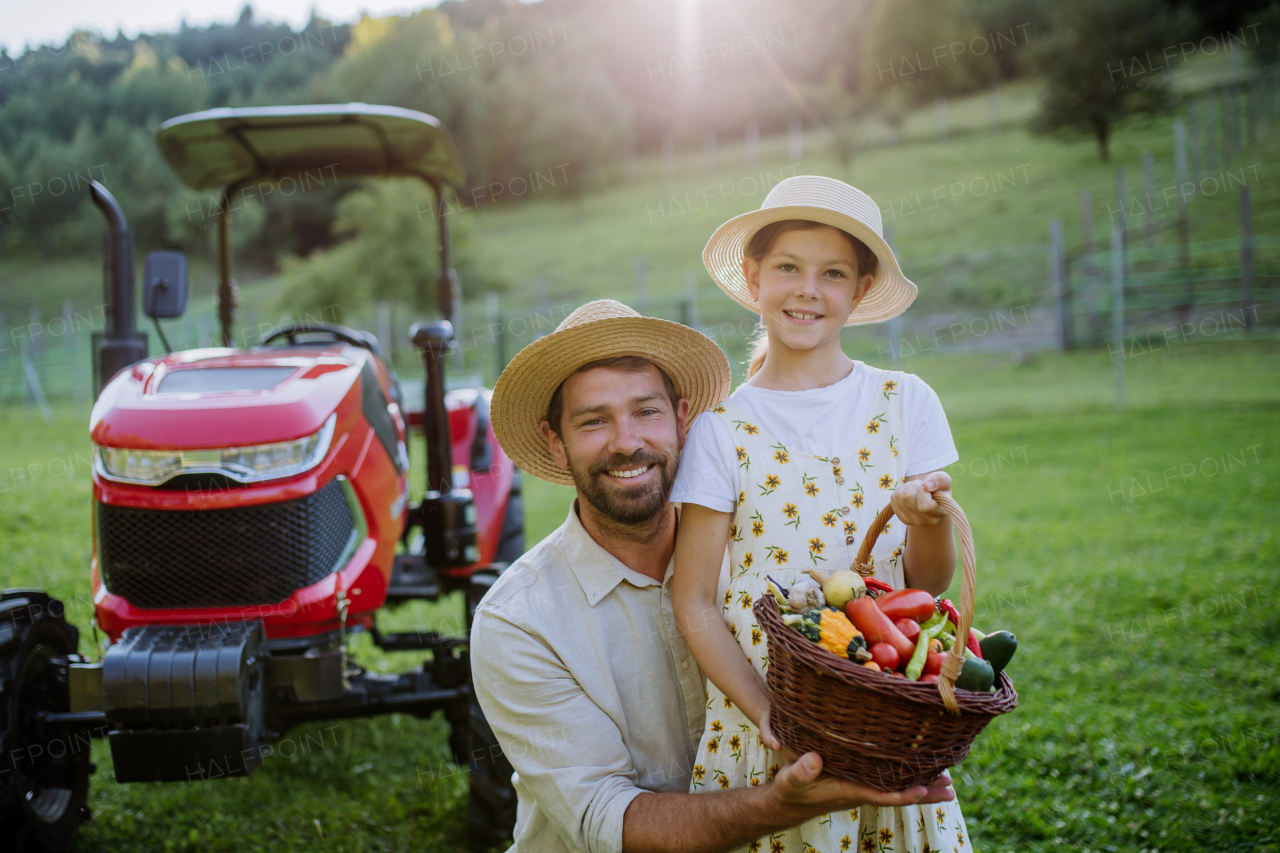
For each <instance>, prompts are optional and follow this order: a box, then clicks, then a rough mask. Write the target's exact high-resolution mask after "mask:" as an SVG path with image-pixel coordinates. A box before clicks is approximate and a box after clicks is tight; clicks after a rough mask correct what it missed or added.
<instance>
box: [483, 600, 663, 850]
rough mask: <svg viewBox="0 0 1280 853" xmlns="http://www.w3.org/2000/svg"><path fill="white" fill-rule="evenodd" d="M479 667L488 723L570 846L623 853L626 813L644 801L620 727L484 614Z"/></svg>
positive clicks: (529, 638) (548, 659) (565, 674)
mask: <svg viewBox="0 0 1280 853" xmlns="http://www.w3.org/2000/svg"><path fill="white" fill-rule="evenodd" d="M471 662H472V670H473V673H474V679H475V689H476V698H477V699H478V700H479V702H480V707H481V708H482V709H483V710H484V715H485V719H486V720H487V721H488V723H489V725H490V727H491V728H492V729H493V733H494V735H496V736H497V738H498V743H499V744H500V745H501V746H502V751H503V753H504V754H505V755H506V757H507V758H508V759H509V760H510V761H511V766H512V767H514V768H515V771H516V773H517V774H518V775H519V777H520V781H521V783H522V784H523V785H524V786H525V787H526V788H527V789H528V790H529V793H530V794H531V795H532V796H533V798H534V800H536V801H537V803H538V807H539V808H540V809H541V810H542V812H543V813H544V814H545V815H546V817H547V819H548V820H549V821H550V822H551V825H552V826H554V827H555V829H556V832H557V833H559V835H560V837H561V838H563V839H564V842H565V844H567V845H568V846H569V847H570V848H571V849H573V850H582V851H587V853H597V851H601V852H602V853H603V851H607V853H619V852H620V851H621V850H622V827H623V817H624V816H625V814H626V811H627V807H628V806H629V805H631V801H632V800H633V799H635V798H636V797H637V796H639V795H640V794H642V793H645V792H644V789H642V788H640V787H638V786H637V785H636V779H637V774H636V770H635V767H634V766H633V764H632V761H631V754H630V752H628V750H627V747H626V744H625V743H624V742H623V739H622V733H621V732H620V731H619V730H618V725H617V723H615V722H614V721H613V719H612V718H610V717H609V715H608V714H606V713H605V712H604V710H602V709H601V708H600V706H599V705H597V704H596V703H595V702H593V701H592V700H591V697H589V696H588V695H587V694H586V691H585V690H583V688H582V685H581V684H579V683H578V681H577V680H576V679H575V678H574V677H573V674H572V673H571V672H570V671H569V670H568V669H567V668H566V667H565V665H564V662H563V661H562V660H561V659H560V657H559V656H558V655H556V653H555V652H554V651H553V650H552V649H551V648H550V647H548V646H547V645H546V644H545V643H544V642H543V641H542V640H541V639H540V638H538V637H537V636H535V635H533V634H531V633H530V632H528V631H526V630H525V629H523V628H521V627H519V626H518V625H515V624H513V623H512V622H511V621H510V620H508V619H507V618H505V616H504V615H503V614H501V613H500V612H498V611H495V610H494V609H492V608H489V607H485V606H483V605H481V607H480V608H479V609H478V610H477V611H476V619H475V623H474V625H473V627H472V632H471ZM566 720H568V721H571V723H569V724H566V723H565V721H566ZM585 744H590V750H589V751H586V750H584V745H585Z"/></svg>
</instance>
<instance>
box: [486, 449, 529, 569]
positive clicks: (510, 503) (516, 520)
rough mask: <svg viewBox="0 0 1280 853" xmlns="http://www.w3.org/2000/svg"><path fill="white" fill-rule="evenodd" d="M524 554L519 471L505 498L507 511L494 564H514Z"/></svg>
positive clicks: (503, 519)
mask: <svg viewBox="0 0 1280 853" xmlns="http://www.w3.org/2000/svg"><path fill="white" fill-rule="evenodd" d="M523 553H524V500H523V498H521V496H520V471H519V470H517V471H516V472H515V476H513V477H512V478H511V494H510V495H509V496H508V497H507V511H506V513H505V514H504V515H503V516H502V534H501V536H500V537H499V539H498V550H497V551H496V552H495V553H494V555H493V561H494V562H495V563H508V564H510V563H514V562H515V561H516V560H518V559H520V555H521V554H523Z"/></svg>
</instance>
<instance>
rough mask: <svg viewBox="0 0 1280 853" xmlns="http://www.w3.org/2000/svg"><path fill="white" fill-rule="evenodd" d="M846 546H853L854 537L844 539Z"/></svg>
mask: <svg viewBox="0 0 1280 853" xmlns="http://www.w3.org/2000/svg"><path fill="white" fill-rule="evenodd" d="M844 544H846V545H852V544H853V537H852V536H846V537H844Z"/></svg>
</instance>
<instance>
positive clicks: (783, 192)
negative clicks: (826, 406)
mask: <svg viewBox="0 0 1280 853" xmlns="http://www.w3.org/2000/svg"><path fill="white" fill-rule="evenodd" d="M783 219H809V220H812V221H814V222H821V223H822V224H823V225H830V226H832V227H833V228H839V229H840V230H842V231H847V232H848V233H850V234H852V235H853V236H854V237H857V238H858V239H859V240H861V241H862V242H864V243H866V244H867V246H868V247H869V248H870V249H871V251H872V252H874V253H875V255H876V257H877V258H878V259H879V261H880V265H879V268H878V269H877V270H876V274H875V278H874V280H873V281H872V283H871V288H870V289H869V290H868V291H867V295H866V296H864V297H862V301H861V302H859V303H858V304H857V305H856V306H854V309H853V311H852V312H851V313H850V314H849V319H848V320H846V321H845V325H846V326H864V325H866V324H868V323H879V322H882V321H884V320H888V319H889V318H890V317H896V316H898V315H899V314H901V313H902V312H903V311H906V310H907V307H908V306H909V305H910V304H911V303H912V302H914V301H915V298H916V286H915V285H914V284H912V283H911V282H910V281H909V280H908V279H907V277H906V276H904V275H903V274H902V270H901V268H899V267H898V259H897V258H896V257H894V255H893V250H892V249H890V248H889V244H888V243H886V242H885V240H884V227H883V225H881V222H880V208H878V207H876V203H875V202H874V201H872V200H871V196H869V195H867V194H866V193H864V192H863V191H862V190H859V189H856V188H854V187H851V186H849V185H848V184H846V183H845V182H843V181H837V180H836V179H835V178H823V177H819V176H818V175H797V176H795V177H794V178H787V179H786V180H785V181H782V182H781V183H780V184H778V185H777V186H776V187H774V188H773V189H772V190H770V191H769V194H768V195H767V196H765V199H764V203H763V204H761V205H760V209H759V210H753V211H751V212H750V213H744V214H742V215H741V216H735V217H734V218H733V219H730V220H729V221H728V222H726V223H725V224H723V225H721V226H720V227H719V228H717V229H716V233H714V234H712V235H711V239H710V240H708V241H707V247H706V248H705V249H703V250H702V260H703V262H704V263H706V265H707V271H708V272H709V273H711V278H712V279H714V280H715V283H716V284H718V285H720V288H721V289H722V290H724V292H725V293H727V294H729V296H730V297H732V298H733V300H734V301H735V302H737V303H738V304H739V305H742V306H743V307H745V308H748V309H750V310H752V311H754V312H755V313H757V314H759V313H760V304H759V303H758V302H757V301H756V300H755V299H753V298H752V296H751V291H750V290H749V289H748V288H747V280H746V278H745V277H744V276H743V274H742V259H743V253H744V251H745V250H746V248H747V243H749V242H750V241H751V236H752V235H753V234H755V233H756V232H757V231H759V230H760V229H761V228H763V227H764V226H765V225H768V224H770V223H772V222H778V221H781V220H783Z"/></svg>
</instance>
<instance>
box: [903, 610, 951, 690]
mask: <svg viewBox="0 0 1280 853" xmlns="http://www.w3.org/2000/svg"><path fill="white" fill-rule="evenodd" d="M937 616H942V618H941V619H939V618H937ZM937 616H935V617H934V618H933V619H930V620H929V621H928V622H925V623H924V624H923V625H921V626H920V637H919V638H918V639H917V640H916V650H915V652H914V653H913V654H912V655H911V662H910V663H908V664H907V672H906V675H907V678H908V679H910V680H911V681H919V680H920V673H922V672H924V661H925V658H927V657H928V656H929V641H930V640H932V639H933V638H934V637H936V636H938V635H939V634H941V633H942V629H943V628H945V627H946V617H945V616H943V615H942V614H941V613H939V614H937ZM930 623H932V624H930Z"/></svg>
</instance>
